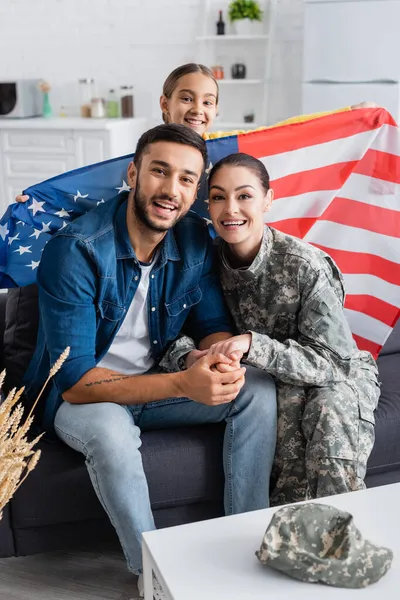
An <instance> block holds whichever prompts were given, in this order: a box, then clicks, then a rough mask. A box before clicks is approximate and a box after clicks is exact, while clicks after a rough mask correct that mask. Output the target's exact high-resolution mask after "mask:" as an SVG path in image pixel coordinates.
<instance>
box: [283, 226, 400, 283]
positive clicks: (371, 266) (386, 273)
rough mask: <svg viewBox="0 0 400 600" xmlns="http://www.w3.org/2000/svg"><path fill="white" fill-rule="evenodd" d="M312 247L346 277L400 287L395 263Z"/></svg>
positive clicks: (359, 254) (322, 247)
mask: <svg viewBox="0 0 400 600" xmlns="http://www.w3.org/2000/svg"><path fill="white" fill-rule="evenodd" d="M274 225H275V223H274ZM277 229H279V228H277ZM313 245H314V246H316V247H317V248H321V250H323V251H324V252H326V253H327V254H329V256H331V257H332V258H333V260H334V261H335V262H336V263H337V264H338V266H339V268H340V270H341V271H342V273H346V274H348V275H353V274H360V275H375V277H379V278H380V279H384V280H385V281H387V282H388V283H392V284H394V285H399V286H400V266H399V265H398V264H397V263H395V262H392V261H390V260H387V259H386V258H381V257H380V256H375V255H374V254H366V253H364V252H351V251H349V250H336V249H335V248H327V247H326V246H321V245H320V244H313Z"/></svg>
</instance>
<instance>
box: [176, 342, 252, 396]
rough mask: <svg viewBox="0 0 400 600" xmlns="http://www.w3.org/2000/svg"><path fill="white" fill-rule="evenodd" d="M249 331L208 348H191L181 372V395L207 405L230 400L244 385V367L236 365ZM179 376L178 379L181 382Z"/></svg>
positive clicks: (245, 348) (243, 349)
mask: <svg viewBox="0 0 400 600" xmlns="http://www.w3.org/2000/svg"><path fill="white" fill-rule="evenodd" d="M250 345H251V334H249V333H246V334H244V335H238V336H235V337H232V338H229V339H228V340H223V341H221V342H218V343H216V344H213V345H212V346H211V347H210V348H209V350H192V351H191V352H189V354H188V355H187V357H186V369H187V370H186V371H184V372H182V373H181V378H182V379H183V388H184V390H185V395H186V396H187V397H189V398H192V399H193V400H195V401H196V402H201V403H203V404H208V405H210V406H213V405H218V404H225V403H227V402H232V400H234V399H235V398H236V396H237V395H238V393H239V392H240V390H241V389H242V387H243V384H244V375H245V372H246V369H245V368H244V367H241V366H240V360H241V358H242V357H243V355H244V354H245V353H246V352H248V351H249V349H250ZM182 379H181V382H182Z"/></svg>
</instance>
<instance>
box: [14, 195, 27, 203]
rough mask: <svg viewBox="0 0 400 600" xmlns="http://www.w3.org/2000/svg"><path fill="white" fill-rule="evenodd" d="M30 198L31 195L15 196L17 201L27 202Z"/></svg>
mask: <svg viewBox="0 0 400 600" xmlns="http://www.w3.org/2000/svg"><path fill="white" fill-rule="evenodd" d="M28 200H29V196H26V195H22V194H21V195H20V196H17V197H16V198H15V202H27V201H28Z"/></svg>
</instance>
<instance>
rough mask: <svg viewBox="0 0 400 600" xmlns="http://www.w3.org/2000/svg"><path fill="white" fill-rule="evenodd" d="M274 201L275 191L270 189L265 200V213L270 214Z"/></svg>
mask: <svg viewBox="0 0 400 600" xmlns="http://www.w3.org/2000/svg"><path fill="white" fill-rule="evenodd" d="M273 199H274V190H273V189H271V188H270V189H269V190H268V192H267V193H266V194H265V199H264V212H268V211H269V210H270V208H271V206H272V202H273Z"/></svg>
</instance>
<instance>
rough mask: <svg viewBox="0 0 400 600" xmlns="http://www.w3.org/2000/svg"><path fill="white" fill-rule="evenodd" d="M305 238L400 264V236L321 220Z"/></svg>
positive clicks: (322, 244) (328, 246)
mask: <svg viewBox="0 0 400 600" xmlns="http://www.w3.org/2000/svg"><path fill="white" fill-rule="evenodd" d="M304 240H305V241H307V242H313V243H314V244H320V245H321V246H326V247H327V248H334V249H336V250H347V251H349V252H361V253H366V254H374V255H376V256H380V257H381V258H386V259H387V260H390V261H393V262H395V263H397V264H400V238H396V237H393V236H389V235H383V234H381V233H375V232H374V231H368V230H367V229H360V228H358V227H350V226H348V225H341V224H339V223H333V222H332V221H324V220H320V221H317V222H316V223H314V225H313V226H312V227H311V229H310V231H308V232H307V234H306V235H305V237H304Z"/></svg>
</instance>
